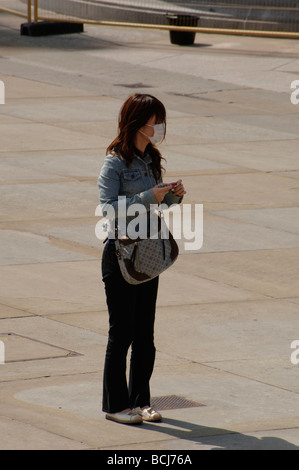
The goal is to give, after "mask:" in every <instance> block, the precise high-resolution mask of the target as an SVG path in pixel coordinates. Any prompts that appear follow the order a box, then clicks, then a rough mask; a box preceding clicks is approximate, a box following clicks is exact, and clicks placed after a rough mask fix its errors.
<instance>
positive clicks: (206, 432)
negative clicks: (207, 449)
mask: <svg viewBox="0 0 299 470" xmlns="http://www.w3.org/2000/svg"><path fill="white" fill-rule="evenodd" d="M167 425H168V426H167ZM142 427H143V428H144V429H146V428H147V429H150V430H151V431H156V432H160V433H163V434H168V435H169V436H172V437H175V438H179V439H183V440H186V441H193V442H195V443H197V444H201V445H205V446H215V448H214V449H213V448H212V449H211V450H299V447H298V446H296V445H294V444H292V443H290V442H288V441H286V440H284V439H281V438H278V437H272V436H267V437H261V438H257V437H254V436H250V435H246V434H242V433H238V432H234V431H230V430H228V429H221V428H211V427H207V426H199V425H196V424H194V423H188V422H186V421H180V420H177V419H170V418H163V422H162V423H161V424H159V423H149V422H148V423H143V426H142ZM263 432H267V431H263ZM269 433H271V431H269ZM182 450H184V447H183V448H182Z"/></svg>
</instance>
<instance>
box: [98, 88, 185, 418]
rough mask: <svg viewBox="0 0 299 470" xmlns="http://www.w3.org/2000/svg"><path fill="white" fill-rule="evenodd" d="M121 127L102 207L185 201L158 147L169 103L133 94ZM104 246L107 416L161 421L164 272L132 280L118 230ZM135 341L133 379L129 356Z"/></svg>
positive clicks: (105, 172)
mask: <svg viewBox="0 0 299 470" xmlns="http://www.w3.org/2000/svg"><path fill="white" fill-rule="evenodd" d="M118 124H119V131H118V136H117V137H116V139H115V140H114V141H113V142H112V143H111V144H110V146H109V147H108V149H107V156H106V158H105V161H104V164H103V167H102V169H101V173H100V176H99V179H98V187H99V193H100V203H101V206H102V210H103V212H105V207H107V206H108V205H110V206H112V207H113V209H114V211H115V217H116V223H117V215H118V214H117V209H118V206H117V205H118V197H119V196H125V197H126V198H125V202H126V208H128V207H129V206H130V205H132V204H136V203H139V204H143V206H144V207H145V208H146V210H147V211H149V210H150V205H151V204H160V203H162V202H163V204H167V205H169V206H170V205H172V204H175V203H180V202H181V200H182V197H183V195H184V194H185V190H184V186H183V184H182V181H181V180H179V181H178V183H177V185H176V187H175V188H173V189H170V186H163V185H162V166H161V160H162V156H161V153H160V152H159V150H158V149H157V147H156V144H157V143H159V142H161V141H162V140H163V139H164V137H165V133H166V111H165V107H164V105H163V104H162V103H161V101H159V100H158V99H157V98H155V97H154V96H151V95H144V94H134V95H132V96H130V97H129V98H128V99H127V100H126V101H125V103H124V104H123V106H122V108H121V111H120V115H119V122H118ZM110 235H112V236H111V238H108V241H107V243H106V245H105V247H104V250H103V257H102V277H103V282H104V284H105V292H106V301H107V306H108V312H109V338H108V344H107V350H106V357H105V367H104V376H103V411H104V412H106V413H107V414H106V418H107V419H110V420H113V421H117V422H120V423H125V424H137V423H140V422H142V421H143V420H146V421H160V420H161V418H162V417H161V415H160V413H158V412H157V411H155V410H153V409H152V408H151V405H150V386H149V382H150V378H151V375H152V372H153V368H154V362H155V352H156V349H155V345H154V321H155V310H156V299H157V292H158V283H159V277H156V278H154V279H152V280H150V281H147V282H144V283H141V284H138V285H131V284H129V283H128V282H126V281H125V280H124V278H123V277H122V274H121V272H120V269H119V265H118V260H117V256H116V253H115V245H114V240H113V234H110ZM130 346H131V349H132V351H131V363H130V375H129V384H127V379H126V361H127V353H128V349H129V347H130Z"/></svg>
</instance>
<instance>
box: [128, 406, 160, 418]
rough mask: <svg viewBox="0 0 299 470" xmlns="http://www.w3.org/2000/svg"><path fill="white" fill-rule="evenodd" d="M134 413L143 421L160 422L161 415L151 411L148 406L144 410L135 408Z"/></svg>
mask: <svg viewBox="0 0 299 470" xmlns="http://www.w3.org/2000/svg"><path fill="white" fill-rule="evenodd" d="M133 411H134V413H138V415H139V416H141V417H142V419H143V421H162V415H161V414H160V413H159V412H158V411H155V410H153V409H152V408H151V407H150V406H149V407H148V408H145V409H143V410H142V409H141V408H139V407H138V408H135V409H134V410H133Z"/></svg>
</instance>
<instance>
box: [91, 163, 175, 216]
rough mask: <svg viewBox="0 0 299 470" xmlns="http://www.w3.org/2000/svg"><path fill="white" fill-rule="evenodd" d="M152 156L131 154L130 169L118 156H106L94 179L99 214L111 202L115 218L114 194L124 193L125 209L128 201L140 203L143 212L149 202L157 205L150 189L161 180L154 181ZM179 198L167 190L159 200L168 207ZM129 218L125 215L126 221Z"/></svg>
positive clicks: (148, 208)
mask: <svg viewBox="0 0 299 470" xmlns="http://www.w3.org/2000/svg"><path fill="white" fill-rule="evenodd" d="M151 162H152V158H151V156H150V155H149V154H145V156H144V157H143V158H142V157H140V156H138V155H135V156H134V158H133V161H132V163H131V165H130V168H128V166H127V162H126V160H125V159H123V158H122V157H120V156H117V155H107V156H106V158H105V160H104V164H103V166H102V169H101V172H100V176H99V178H98V188H99V194H100V204H101V208H102V212H103V215H104V216H105V209H107V205H111V206H112V207H113V209H114V211H115V216H116V220H117V215H118V207H119V206H118V197H119V196H126V209H127V208H128V207H129V206H130V205H132V204H142V205H143V206H144V207H145V208H146V210H147V211H149V210H150V208H151V207H150V205H151V204H157V201H156V198H155V196H154V193H153V191H152V188H153V187H154V186H156V184H158V183H161V182H162V178H160V179H159V180H158V181H156V179H155V176H154V174H153V170H152V167H151ZM181 200H182V197H179V196H175V195H174V194H173V192H172V191H169V192H168V193H167V194H166V196H165V198H164V199H163V201H162V204H166V205H167V206H168V207H169V206H171V205H172V204H178V203H180V202H181ZM130 219H132V217H127V223H128V222H129V220H130Z"/></svg>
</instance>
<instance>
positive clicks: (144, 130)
mask: <svg viewBox="0 0 299 470" xmlns="http://www.w3.org/2000/svg"><path fill="white" fill-rule="evenodd" d="M155 124H156V116H152V117H151V118H150V119H149V120H148V121H147V123H146V125H145V126H143V127H141V128H140V129H139V132H141V133H142V134H146V135H148V136H149V137H153V135H154V128H153V127H152V126H154V125H155Z"/></svg>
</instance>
